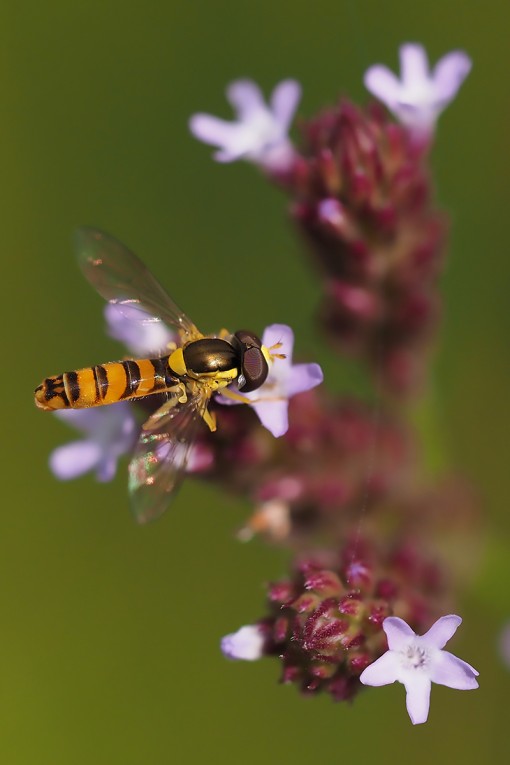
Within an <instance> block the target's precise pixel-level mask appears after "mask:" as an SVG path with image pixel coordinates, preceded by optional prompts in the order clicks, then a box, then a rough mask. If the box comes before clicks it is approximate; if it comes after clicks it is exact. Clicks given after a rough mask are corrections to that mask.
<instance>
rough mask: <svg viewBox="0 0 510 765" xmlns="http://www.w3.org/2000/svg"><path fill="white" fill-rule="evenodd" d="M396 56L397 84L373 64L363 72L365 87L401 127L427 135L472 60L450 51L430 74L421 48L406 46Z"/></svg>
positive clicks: (456, 89) (461, 53)
mask: <svg viewBox="0 0 510 765" xmlns="http://www.w3.org/2000/svg"><path fill="white" fill-rule="evenodd" d="M399 53H400V73H401V78H400V80H399V79H398V77H397V76H396V75H395V74H393V72H392V71H390V70H389V69H388V68H387V67H386V66H383V65H382V64H376V65H375V66H371V67H370V68H369V69H368V70H367V71H366V72H365V77H364V83H365V87H366V88H367V90H369V91H370V92H371V93H372V94H373V95H374V96H375V97H376V98H378V99H379V100H380V101H382V102H383V103H384V104H386V106H387V107H388V109H389V110H390V111H391V112H393V114H394V115H395V116H396V117H397V119H398V120H400V122H402V124H404V125H405V126H406V127H408V128H409V129H410V130H412V131H413V132H415V133H417V134H418V135H420V134H422V135H423V134H425V135H428V134H430V133H432V132H433V131H434V127H435V124H436V121H437V118H438V117H439V115H440V114H441V112H442V111H443V110H444V109H445V108H446V107H447V106H448V104H449V103H450V101H452V100H453V99H454V98H455V96H456V95H457V91H458V90H459V88H460V86H461V85H462V83H463V82H464V80H465V78H466V77H467V75H468V74H469V72H470V70H471V66H472V62H471V59H470V58H469V56H468V55H467V54H466V53H464V52H463V51H460V50H457V51H452V52H451V53H447V54H446V56H443V58H441V59H440V60H439V61H438V62H437V64H436V66H435V67H434V69H433V71H430V70H429V64H428V59H427V53H426V51H425V48H424V47H423V46H422V45H419V44H418V43H407V44H406V45H402V46H401V47H400V49H399Z"/></svg>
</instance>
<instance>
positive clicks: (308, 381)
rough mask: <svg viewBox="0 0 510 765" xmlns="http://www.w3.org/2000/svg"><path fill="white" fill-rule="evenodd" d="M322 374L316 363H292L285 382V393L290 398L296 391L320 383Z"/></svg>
mask: <svg viewBox="0 0 510 765" xmlns="http://www.w3.org/2000/svg"><path fill="white" fill-rule="evenodd" d="M323 380H324V374H323V372H322V369H321V368H320V366H319V365H318V364H294V365H293V366H292V374H291V375H290V376H289V379H288V382H287V395H288V397H289V398H292V397H293V396H295V395H296V394H298V393H303V392H304V391H306V390H311V389H312V388H315V387H316V386H317V385H320V384H321V382H322V381H323Z"/></svg>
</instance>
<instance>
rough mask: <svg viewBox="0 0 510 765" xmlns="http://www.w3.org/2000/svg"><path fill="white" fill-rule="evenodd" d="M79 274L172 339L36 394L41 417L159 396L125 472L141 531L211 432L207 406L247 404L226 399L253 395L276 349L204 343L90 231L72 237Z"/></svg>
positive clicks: (255, 341) (246, 336)
mask: <svg viewBox="0 0 510 765" xmlns="http://www.w3.org/2000/svg"><path fill="white" fill-rule="evenodd" d="M75 242H76V251H77V256H78V262H79V265H80V267H81V270H82V272H83V274H84V275H85V277H86V278H87V280H88V281H89V282H90V283H91V284H92V286H93V287H94V288H95V289H96V290H97V291H98V292H99V294H100V295H101V296H102V297H103V298H104V299H105V300H107V301H108V302H110V303H112V304H114V305H116V306H118V308H119V310H120V311H121V312H122V307H123V306H124V307H125V309H126V312H127V311H128V310H129V311H130V312H131V317H132V311H133V308H135V309H138V310H140V312H141V314H140V315H141V317H142V316H143V317H145V318H146V320H147V316H149V317H151V318H150V320H151V321H154V320H156V321H162V322H163V323H164V324H165V325H167V326H168V327H169V328H172V329H174V330H176V332H177V334H178V337H179V339H180V345H178V346H177V345H172V347H167V348H164V349H155V351H154V358H143V359H126V360H124V361H114V362H108V363H106V364H100V365H97V366H94V367H87V368H85V369H79V370H77V371H73V372H65V373H64V374H61V375H57V376H56V377H47V378H46V379H45V380H44V381H43V382H42V383H41V385H39V386H38V387H37V388H36V390H35V403H36V405H37V406H38V407H39V408H40V409H44V410H46V411H55V410H57V409H68V408H72V409H82V408H86V407H92V406H103V405H105V404H112V403H115V402H117V401H125V400H134V399H137V398H142V397H146V396H151V395H153V394H164V395H165V398H166V400H165V403H163V405H162V406H161V407H160V408H159V409H158V410H157V411H156V412H155V413H154V414H152V416H151V417H149V419H148V420H147V421H146V422H145V423H144V425H143V427H142V431H141V435H140V437H139V440H138V444H137V446H136V448H135V452H134V456H133V458H132V460H131V463H130V465H129V483H128V486H129V492H130V495H131V499H132V505H133V511H134V515H135V518H136V519H137V520H138V522H140V523H145V522H147V521H149V520H152V519H153V518H157V517H158V516H159V515H161V514H162V513H163V512H164V510H165V509H166V507H167V505H168V503H169V501H170V499H171V497H172V496H173V495H174V493H175V491H176V489H177V488H178V486H179V484H180V482H181V480H182V478H183V475H184V472H185V469H186V464H187V460H188V456H189V453H190V448H191V446H192V444H193V442H194V440H195V438H196V436H197V434H198V432H199V428H200V423H201V421H202V420H203V421H204V422H205V423H206V425H207V426H208V427H209V429H210V430H211V431H214V430H215V429H216V421H215V417H214V414H213V413H211V412H209V409H208V405H209V402H210V400H211V397H212V396H213V394H214V393H215V392H216V391H219V390H221V391H222V393H223V394H224V395H226V396H227V397H230V398H233V399H235V400H237V401H242V402H243V403H247V402H248V399H246V398H244V397H243V396H242V393H236V392H235V391H232V390H228V389H227V386H229V385H231V384H232V383H233V382H237V387H238V389H239V390H241V391H242V392H243V393H245V392H246V393H247V392H250V391H253V390H256V389H257V388H259V387H260V386H261V385H262V384H263V383H264V381H265V380H266V377H267V375H268V371H269V366H270V365H271V363H272V362H273V360H274V359H275V358H284V356H282V355H281V354H278V353H275V351H276V350H277V348H278V347H279V345H280V344H276V345H275V346H273V347H271V348H266V347H265V346H264V345H262V343H261V341H260V340H259V338H258V337H257V335H255V334H254V333H253V332H249V331H245V330H241V331H238V332H235V333H233V334H229V333H228V332H227V331H226V330H222V332H221V333H220V336H219V337H213V336H206V335H203V334H202V333H201V332H200V331H199V330H198V329H197V327H196V326H195V325H194V324H193V322H192V321H191V320H190V319H189V318H188V317H187V316H186V315H185V314H184V313H183V312H182V311H181V310H180V309H179V308H178V307H177V306H176V304H175V303H174V302H173V300H172V299H171V298H170V297H169V296H168V295H167V293H166V292H165V290H164V289H163V288H162V287H161V285H160V284H159V282H158V281H157V280H156V278H155V277H154V276H153V275H152V274H151V272H150V271H149V270H148V269H147V268H146V267H145V266H144V265H143V263H142V262H141V261H140V260H139V259H138V258H137V257H136V255H134V254H133V253H132V252H130V251H129V250H128V249H127V248H126V247H125V246H124V245H122V244H121V243H120V242H118V241H117V240H116V239H114V238H113V237H111V236H109V235H108V234H105V233H103V232H101V231H98V230H97V229H93V228H82V229H79V230H78V231H77V232H76V235H75Z"/></svg>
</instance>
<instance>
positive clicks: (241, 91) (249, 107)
mask: <svg viewBox="0 0 510 765" xmlns="http://www.w3.org/2000/svg"><path fill="white" fill-rule="evenodd" d="M227 98H228V100H229V101H230V103H231V104H232V106H233V107H234V109H235V110H236V111H237V116H238V119H239V120H240V121H241V122H245V121H248V120H249V119H250V118H252V117H253V116H254V115H255V116H257V113H260V112H264V113H265V112H267V110H268V109H267V106H266V104H265V103H264V97H263V95H262V91H261V90H260V88H259V86H258V85H257V84H256V83H255V82H253V80H234V82H231V83H230V85H229V86H228V87H227Z"/></svg>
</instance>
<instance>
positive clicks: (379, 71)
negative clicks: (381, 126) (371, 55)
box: [363, 64, 401, 109]
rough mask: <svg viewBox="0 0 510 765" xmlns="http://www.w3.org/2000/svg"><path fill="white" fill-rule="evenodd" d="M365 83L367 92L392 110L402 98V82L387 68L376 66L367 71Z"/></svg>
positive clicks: (380, 65)
mask: <svg viewBox="0 0 510 765" xmlns="http://www.w3.org/2000/svg"><path fill="white" fill-rule="evenodd" d="M363 82H364V84H365V87H366V89H367V90H369V91H370V93H372V95H373V96H375V97H376V98H378V99H379V100H380V101H382V102H383V104H386V106H387V107H388V108H390V109H393V107H394V105H395V104H396V103H397V102H398V100H399V98H400V88H401V85H400V81H399V79H398V78H397V77H396V75H394V74H393V72H391V71H390V70H389V69H388V68H387V67H386V66H382V64H376V65H375V66H371V67H370V69H367V71H366V72H365V76H364V78H363Z"/></svg>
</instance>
